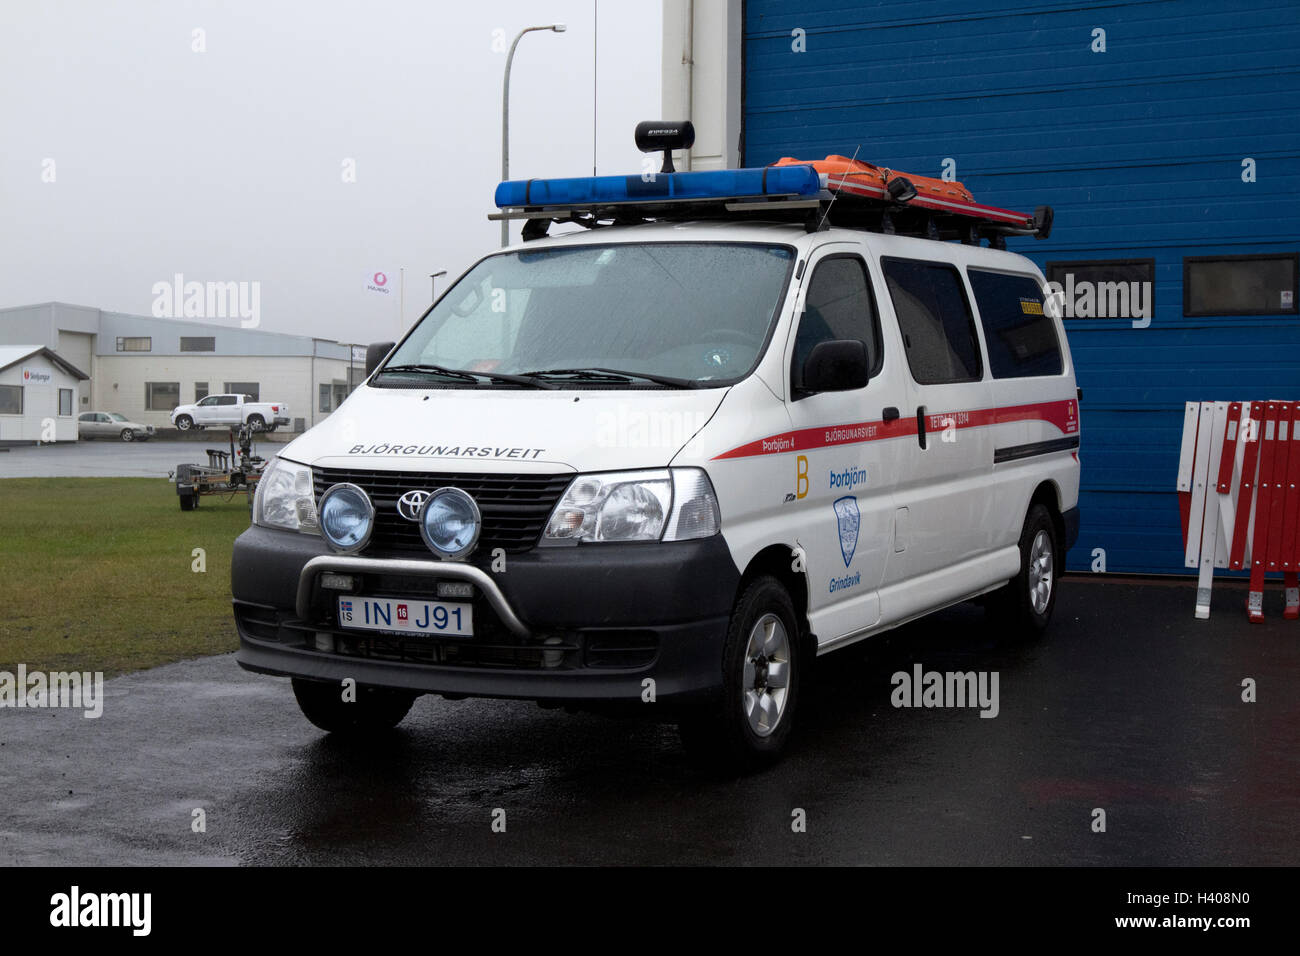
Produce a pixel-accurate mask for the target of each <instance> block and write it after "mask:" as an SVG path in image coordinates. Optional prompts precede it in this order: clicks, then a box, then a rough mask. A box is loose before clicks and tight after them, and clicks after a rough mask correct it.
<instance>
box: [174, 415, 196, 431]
mask: <svg viewBox="0 0 1300 956" xmlns="http://www.w3.org/2000/svg"><path fill="white" fill-rule="evenodd" d="M193 427H194V419H192V418H190V416H188V415H182V416H180V417H179V418H177V419H176V428H177V430H178V431H183V432H187V431H189V430H190V429H191V428H193Z"/></svg>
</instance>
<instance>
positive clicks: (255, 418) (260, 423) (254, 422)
mask: <svg viewBox="0 0 1300 956" xmlns="http://www.w3.org/2000/svg"><path fill="white" fill-rule="evenodd" d="M248 427H249V428H251V429H253V431H255V432H263V431H266V419H265V418H263V417H262V416H261V415H249V416H248Z"/></svg>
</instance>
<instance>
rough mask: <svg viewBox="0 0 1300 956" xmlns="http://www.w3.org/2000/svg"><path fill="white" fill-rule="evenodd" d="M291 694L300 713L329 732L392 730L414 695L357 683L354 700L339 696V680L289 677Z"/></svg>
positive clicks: (351, 732)
mask: <svg viewBox="0 0 1300 956" xmlns="http://www.w3.org/2000/svg"><path fill="white" fill-rule="evenodd" d="M293 695H294V697H296V698H297V700H298V707H299V708H300V709H301V710H302V713H303V716H304V717H306V718H307V719H308V720H310V721H311V722H312V723H313V724H315V725H316V726H317V727H319V728H320V729H321V730H324V731H328V732H329V733H332V734H349V735H353V734H355V735H361V734H374V733H379V732H382V731H385V730H392V729H393V728H394V727H396V726H397V725H398V724H400V723H401V722H402V718H404V717H405V716H406V714H407V712H408V711H409V710H410V709H411V705H412V704H414V703H415V698H416V695H415V694H413V693H411V692H410V691H402V690H391V689H389V688H387V687H371V686H369V685H367V684H358V685H357V687H356V700H352V701H345V700H344V699H343V685H342V684H341V683H339V682H325V681H316V680H304V679H302V678H300V677H295V678H294V679H293Z"/></svg>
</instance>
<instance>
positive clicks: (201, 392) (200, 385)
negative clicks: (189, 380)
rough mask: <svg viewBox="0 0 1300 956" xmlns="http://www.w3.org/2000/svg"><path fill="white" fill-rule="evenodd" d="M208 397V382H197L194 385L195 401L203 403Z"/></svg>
mask: <svg viewBox="0 0 1300 956" xmlns="http://www.w3.org/2000/svg"><path fill="white" fill-rule="evenodd" d="M207 397H208V383H207V382H195V383H194V400H195V401H196V402H201V401H203V400H204V399H205V398H207Z"/></svg>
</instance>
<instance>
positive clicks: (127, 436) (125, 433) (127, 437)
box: [122, 428, 135, 441]
mask: <svg viewBox="0 0 1300 956" xmlns="http://www.w3.org/2000/svg"><path fill="white" fill-rule="evenodd" d="M122 441H135V432H133V431H131V429H129V428H123V429H122Z"/></svg>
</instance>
